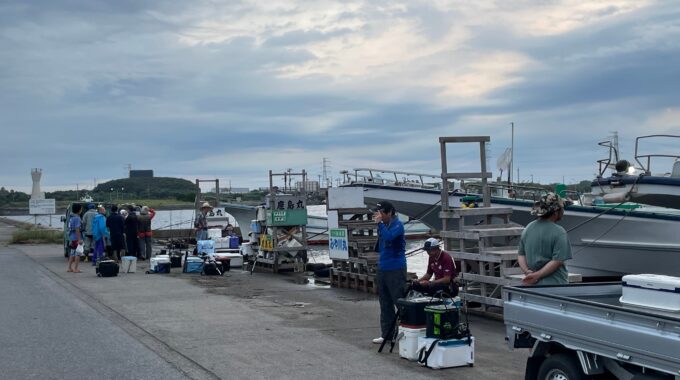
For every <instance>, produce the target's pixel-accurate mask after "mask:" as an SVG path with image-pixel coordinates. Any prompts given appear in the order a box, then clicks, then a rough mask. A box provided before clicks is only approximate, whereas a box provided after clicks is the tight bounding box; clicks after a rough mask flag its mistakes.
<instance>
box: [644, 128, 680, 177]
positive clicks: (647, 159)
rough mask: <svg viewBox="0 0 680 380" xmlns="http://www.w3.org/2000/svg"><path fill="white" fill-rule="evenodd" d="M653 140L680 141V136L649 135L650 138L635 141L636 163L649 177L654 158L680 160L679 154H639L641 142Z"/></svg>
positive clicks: (645, 137)
mask: <svg viewBox="0 0 680 380" xmlns="http://www.w3.org/2000/svg"><path fill="white" fill-rule="evenodd" d="M651 138H670V139H680V136H678V135H649V136H640V137H638V138H636V139H635V161H636V162H637V163H638V165H640V168H641V169H642V170H644V171H645V174H647V175H651V174H652V168H651V166H652V158H675V159H676V160H678V159H680V155H677V154H640V153H639V145H640V141H641V140H644V139H651ZM676 141H677V140H676ZM679 142H680V141H679ZM640 160H642V161H640Z"/></svg>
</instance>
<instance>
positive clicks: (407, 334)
mask: <svg viewBox="0 0 680 380" xmlns="http://www.w3.org/2000/svg"><path fill="white" fill-rule="evenodd" d="M426 330H427V329H426V328H420V329H412V328H408V327H403V326H399V356H401V357H402V358H405V359H408V360H418V338H421V337H423V338H424V337H425V331H426Z"/></svg>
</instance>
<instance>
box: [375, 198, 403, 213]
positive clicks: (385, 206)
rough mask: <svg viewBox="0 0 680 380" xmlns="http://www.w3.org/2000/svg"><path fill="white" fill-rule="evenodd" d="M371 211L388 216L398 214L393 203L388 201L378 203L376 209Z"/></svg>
mask: <svg viewBox="0 0 680 380" xmlns="http://www.w3.org/2000/svg"><path fill="white" fill-rule="evenodd" d="M371 211H373V212H377V211H382V212H384V213H386V214H388V213H390V212H397V210H396V209H395V208H394V205H392V203H390V202H388V201H380V202H378V203H376V205H375V207H373V208H372V209H371Z"/></svg>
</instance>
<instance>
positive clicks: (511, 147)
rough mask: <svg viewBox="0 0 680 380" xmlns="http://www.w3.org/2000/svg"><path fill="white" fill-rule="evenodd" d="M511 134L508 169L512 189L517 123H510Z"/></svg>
mask: <svg viewBox="0 0 680 380" xmlns="http://www.w3.org/2000/svg"><path fill="white" fill-rule="evenodd" d="M510 127H511V128H512V129H511V132H510V167H509V168H508V169H509V170H508V177H509V178H508V181H509V182H510V187H512V166H513V165H514V163H515V122H510ZM517 173H518V174H517V179H518V180H519V169H517Z"/></svg>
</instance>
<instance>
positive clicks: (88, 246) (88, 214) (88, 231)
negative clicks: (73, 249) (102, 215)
mask: <svg viewBox="0 0 680 380" xmlns="http://www.w3.org/2000/svg"><path fill="white" fill-rule="evenodd" d="M96 215H97V210H95V208H94V203H88V204H87V211H85V214H83V223H82V226H83V228H84V229H85V239H84V241H85V245H84V246H83V252H84V254H85V259H84V260H87V256H88V255H89V254H90V253H92V251H93V250H94V239H93V238H92V221H93V220H94V217H95V216H96Z"/></svg>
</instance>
